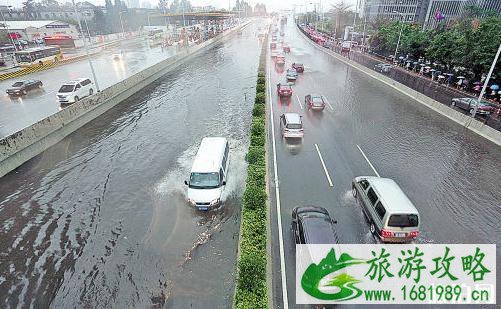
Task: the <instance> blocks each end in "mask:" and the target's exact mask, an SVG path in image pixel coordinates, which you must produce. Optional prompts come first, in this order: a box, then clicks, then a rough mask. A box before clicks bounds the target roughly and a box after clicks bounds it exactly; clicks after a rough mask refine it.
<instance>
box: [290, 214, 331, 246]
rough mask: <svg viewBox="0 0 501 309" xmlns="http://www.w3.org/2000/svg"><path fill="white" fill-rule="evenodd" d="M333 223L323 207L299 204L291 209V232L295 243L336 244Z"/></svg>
mask: <svg viewBox="0 0 501 309" xmlns="http://www.w3.org/2000/svg"><path fill="white" fill-rule="evenodd" d="M335 223H337V222H336V221H335V220H332V219H331V217H330V216H329V212H327V209H325V208H323V207H317V206H301V207H296V208H294V210H292V233H293V234H294V240H295V242H296V244H336V243H337V242H338V237H337V234H336V230H335V229H334V224H335Z"/></svg>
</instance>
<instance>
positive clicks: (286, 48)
mask: <svg viewBox="0 0 501 309" xmlns="http://www.w3.org/2000/svg"><path fill="white" fill-rule="evenodd" d="M282 50H283V52H284V53H290V52H291V48H290V47H289V45H287V44H283V45H282Z"/></svg>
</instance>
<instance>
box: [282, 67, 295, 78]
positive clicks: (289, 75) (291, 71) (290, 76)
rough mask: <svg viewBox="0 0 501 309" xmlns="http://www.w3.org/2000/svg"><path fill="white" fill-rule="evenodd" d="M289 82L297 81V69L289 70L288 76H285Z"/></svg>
mask: <svg viewBox="0 0 501 309" xmlns="http://www.w3.org/2000/svg"><path fill="white" fill-rule="evenodd" d="M285 76H286V77H287V80H288V81H289V80H296V79H297V71H296V69H292V68H291V69H287V74H286V75H285Z"/></svg>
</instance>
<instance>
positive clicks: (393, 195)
mask: <svg viewBox="0 0 501 309" xmlns="http://www.w3.org/2000/svg"><path fill="white" fill-rule="evenodd" d="M365 179H367V180H368V181H369V183H370V185H371V187H372V188H373V189H374V191H376V193H377V194H378V196H379V199H380V200H381V202H382V203H383V205H384V206H385V209H386V210H387V211H388V212H390V213H409V214H419V213H418V211H417V209H416V207H415V206H414V204H412V202H411V201H410V200H409V198H408V197H407V195H405V193H404V191H402V189H401V188H400V186H399V185H398V184H397V183H396V182H395V181H394V180H393V179H390V178H381V177H373V176H369V177H365Z"/></svg>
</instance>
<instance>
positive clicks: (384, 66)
mask: <svg viewBox="0 0 501 309" xmlns="http://www.w3.org/2000/svg"><path fill="white" fill-rule="evenodd" d="M391 67H392V65H391V64H388V63H378V64H376V65H375V66H374V71H378V72H380V73H388V72H390V70H391Z"/></svg>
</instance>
